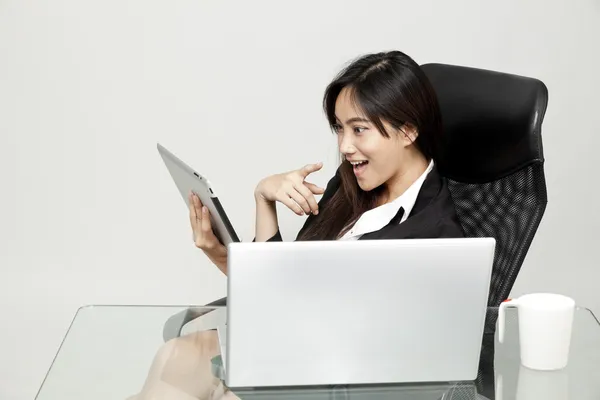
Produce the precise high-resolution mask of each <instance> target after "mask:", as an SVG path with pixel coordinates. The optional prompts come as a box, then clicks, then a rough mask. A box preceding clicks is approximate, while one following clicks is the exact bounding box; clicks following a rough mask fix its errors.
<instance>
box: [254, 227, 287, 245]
mask: <svg viewBox="0 0 600 400" xmlns="http://www.w3.org/2000/svg"><path fill="white" fill-rule="evenodd" d="M252 242H256V238H254V239H252ZM267 242H283V238H282V237H281V232H280V231H279V229H278V230H277V233H275V235H273V237H271V239H268V240H267Z"/></svg>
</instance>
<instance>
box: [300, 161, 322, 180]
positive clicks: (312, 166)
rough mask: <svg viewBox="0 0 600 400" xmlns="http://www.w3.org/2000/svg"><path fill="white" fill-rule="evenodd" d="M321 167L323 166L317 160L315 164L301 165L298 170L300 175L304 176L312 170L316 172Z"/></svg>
mask: <svg viewBox="0 0 600 400" xmlns="http://www.w3.org/2000/svg"><path fill="white" fill-rule="evenodd" d="M322 167H323V163H322V162H318V163H316V164H308V165H305V166H304V167H302V169H301V170H300V171H301V173H302V175H303V176H304V177H305V178H306V177H307V176H308V175H310V174H312V173H313V172H317V171H318V170H320V169H321V168H322Z"/></svg>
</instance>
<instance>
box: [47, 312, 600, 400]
mask: <svg viewBox="0 0 600 400" xmlns="http://www.w3.org/2000/svg"><path fill="white" fill-rule="evenodd" d="M208 308H211V307H196V308H195V309H196V310H200V311H201V310H206V309H208ZM213 308H214V307H213ZM186 309H188V307H150V306H90V307H84V308H81V309H80V310H79V311H78V312H77V314H76V316H75V318H74V320H73V322H72V324H71V327H70V328H69V331H68V332H67V335H66V336H65V339H64V341H63V343H62V345H61V347H60V349H59V351H58V354H57V355H56V357H55V359H54V362H53V363H52V366H51V368H50V370H49V371H48V374H47V376H46V378H45V380H44V382H43V384H42V386H41V388H40V390H39V393H38V395H37V397H36V399H38V400H71V399H73V400H75V399H77V400H82V399H85V400H95V399H102V400H107V399H123V400H150V399H152V400H162V399H169V400H189V399H210V400H220V399H223V400H225V399H236V398H240V399H289V400H293V399H323V400H325V399H328V400H329V399H424V400H425V399H432V400H434V399H435V400H438V399H465V400H467V399H490V400H492V399H494V400H495V399H497V400H510V399H518V400H541V399H552V400H567V399H579V400H587V399H590V400H591V399H600V323H599V322H598V320H597V319H596V317H595V316H594V315H593V314H592V312H591V311H589V310H587V309H585V308H578V309H577V310H576V313H575V319H574V327H573V338H572V343H571V355H570V361H569V365H568V367H567V368H566V369H564V370H562V371H554V372H539V371H533V370H529V369H527V368H525V367H522V366H520V362H519V344H518V321H517V312H516V310H514V309H509V310H507V318H506V322H507V326H506V329H507V330H506V336H505V342H504V343H503V344H499V343H498V341H497V335H496V333H495V323H496V317H497V309H495V308H491V309H489V310H488V321H487V323H486V330H485V334H484V338H483V343H482V350H481V360H480V368H479V376H478V378H477V380H476V381H473V382H444V383H435V384H388V385H367V386H331V387H304V388H302V387H298V388H268V389H264V388H263V389H261V388H254V389H246V390H243V391H234V392H235V393H232V392H231V391H228V390H227V389H226V388H225V387H224V385H223V382H222V381H221V380H220V379H219V377H218V370H219V369H218V363H217V367H215V360H218V355H219V346H218V340H217V338H216V332H215V331H212V332H211V331H209V332H200V333H191V334H187V335H186V336H185V337H184V338H183V340H179V339H176V340H171V341H168V342H167V343H165V341H164V339H163V328H164V326H165V322H166V321H167V320H168V319H169V318H170V317H172V316H173V315H174V314H177V313H181V312H184V311H185V310H186ZM194 352H199V353H201V357H197V356H194V354H196V353H194Z"/></svg>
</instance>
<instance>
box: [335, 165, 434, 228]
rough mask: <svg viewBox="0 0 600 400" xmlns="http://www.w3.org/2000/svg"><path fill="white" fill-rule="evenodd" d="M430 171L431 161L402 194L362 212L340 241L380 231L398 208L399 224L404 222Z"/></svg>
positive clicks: (395, 213) (396, 212)
mask: <svg viewBox="0 0 600 400" xmlns="http://www.w3.org/2000/svg"><path fill="white" fill-rule="evenodd" d="M432 169H433V160H431V162H430V163H429V166H428V167H427V169H426V170H425V172H423V173H422V174H421V176H419V178H417V180H416V181H415V182H414V183H413V184H412V185H410V187H409V188H408V189H406V191H405V192H404V193H402V194H401V195H400V196H398V197H397V198H396V199H394V200H393V201H391V202H389V203H386V204H383V205H381V206H379V207H375V208H373V209H371V210H369V211H366V212H364V213H363V215H361V216H360V218H359V219H358V221H356V223H355V224H354V226H353V227H352V228H351V229H350V230H349V231H348V232H346V234H345V235H344V236H343V237H341V238H340V240H358V239H359V238H360V237H361V236H362V235H364V234H366V233H370V232H375V231H378V230H380V229H382V228H383V227H384V226H386V225H387V224H389V223H390V221H391V220H392V218H394V217H395V216H396V215H397V214H398V212H399V211H400V208H403V209H404V214H403V215H402V218H401V219H400V222H399V224H401V223H403V222H404V221H406V219H407V218H408V216H409V215H410V212H411V211H412V209H413V207H414V205H415V202H416V201H417V196H418V195H419V192H420V191H421V186H423V182H424V181H425V178H427V175H428V174H429V172H431V170H432Z"/></svg>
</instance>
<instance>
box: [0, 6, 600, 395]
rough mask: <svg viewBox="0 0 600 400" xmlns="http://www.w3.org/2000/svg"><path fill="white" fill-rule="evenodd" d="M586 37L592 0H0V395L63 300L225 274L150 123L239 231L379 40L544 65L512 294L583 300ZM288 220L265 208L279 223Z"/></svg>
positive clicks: (312, 141)
mask: <svg viewBox="0 0 600 400" xmlns="http://www.w3.org/2000/svg"><path fill="white" fill-rule="evenodd" d="M599 39H600V2H599V1H598V0H577V1H566V0H565V1H547V0H546V1H543V0H536V1H533V0H532V1H516V0H509V1H504V2H496V3H493V4H492V3H489V2H481V1H478V0H472V1H453V2H446V1H419V2H415V1H389V0H388V1H369V2H364V1H341V0H339V1H327V2H321V1H318V2H317V1H314V2H310V1H305V2H301V3H290V2H277V1H274V0H270V1H260V0H259V1H251V2H246V1H238V2H222V1H206V0H195V1H188V0H182V1H175V2H173V1H142V0H119V1H116V0H107V1H102V2H82V1H76V0H53V1H36V2H28V1H21V0H0V50H1V51H0V110H1V114H0V115H1V117H0V149H1V150H2V156H1V157H0V181H1V182H2V192H1V196H0V296H1V297H0V315H1V318H2V322H1V323H0V376H1V378H0V398H2V399H15V400H24V399H31V398H33V396H34V394H35V392H36V390H37V388H38V386H39V384H40V383H41V381H42V379H43V376H44V374H45V372H46V370H47V368H48V367H49V365H50V363H51V361H52V358H53V356H54V354H55V352H56V350H57V349H58V346H59V344H60V342H61V339H62V337H63V335H64V334H65V331H66V329H67V327H68V324H69V322H70V320H71V318H72V317H73V315H74V313H75V311H76V309H77V308H78V307H79V306H80V305H83V304H90V303H96V304H97V303H110V304H198V303H203V302H207V301H210V300H212V299H214V298H216V297H218V296H221V295H223V294H224V292H225V278H224V277H223V276H222V275H221V274H220V272H219V271H218V270H217V269H216V268H215V267H214V266H212V265H211V264H210V263H209V262H208V260H207V259H206V258H205V257H204V256H203V255H202V254H200V252H199V251H198V250H197V249H195V248H194V246H193V245H192V243H191V240H190V230H189V225H188V221H187V210H186V209H185V207H184V203H183V201H182V199H181V198H180V197H179V194H178V193H177V191H176V189H175V187H174V185H173V183H172V181H171V179H170V177H169V175H168V172H167V171H166V169H165V168H164V166H163V164H162V161H161V160H160V158H159V156H158V154H157V152H156V149H155V144H156V142H157V141H160V142H162V143H163V144H164V145H165V146H167V147H168V148H169V149H171V150H172V151H173V152H175V153H176V154H177V155H178V156H180V157H181V158H183V159H184V160H186V161H188V162H189V163H190V164H192V166H194V167H195V168H196V169H198V170H200V171H202V172H203V173H205V174H206V175H208V176H209V178H210V179H211V180H212V181H213V183H214V185H215V187H216V188H217V190H218V191H219V192H220V194H221V197H222V201H223V203H224V206H225V208H226V210H227V211H228V213H229V214H230V216H231V219H232V221H233V223H234V226H235V228H236V229H237V230H238V231H239V232H240V233H241V235H242V237H243V238H244V239H246V240H250V239H251V238H252V231H253V226H254V221H253V218H254V209H253V207H254V205H253V198H252V192H253V188H254V186H255V184H256V183H257V182H258V180H259V179H261V178H262V177H264V176H266V175H268V174H272V173H276V172H281V171H285V170H288V169H292V168H297V167H300V166H302V165H304V164H306V163H311V162H317V161H323V162H324V163H325V167H324V168H323V170H322V171H321V172H319V173H318V174H316V175H315V176H314V178H313V181H314V182H316V183H318V184H321V185H323V184H325V183H326V182H327V180H328V179H329V178H330V176H331V175H332V174H333V172H334V171H335V168H336V160H337V154H336V143H335V141H334V138H333V137H332V135H331V134H330V133H329V129H328V127H327V124H326V121H325V118H324V116H323V115H322V112H321V96H322V93H323V90H324V88H325V86H326V84H327V83H328V82H329V80H330V79H331V78H332V76H333V74H334V73H336V72H337V71H338V70H339V68H341V67H342V65H343V64H344V63H345V62H347V61H349V60H350V59H352V58H354V57H356V56H358V55H360V54H362V53H366V52H373V51H379V50H389V49H400V50H403V51H405V52H406V53H408V54H409V55H411V56H412V57H413V58H415V60H416V61H417V62H419V63H426V62H443V63H455V64H461V65H468V66H475V67H481V68H489V69H495V70H501V71H506V72H512V73H516V74H523V75H529V76H534V77H537V78H539V79H541V80H543V81H544V82H545V83H546V84H547V86H548V88H549V92H550V103H549V107H548V113H547V116H546V120H545V123H544V130H543V136H544V145H545V154H546V157H547V164H546V171H547V178H548V189H549V198H550V203H549V205H548V209H547V214H546V216H545V218H544V221H543V223H542V225H541V227H540V231H539V233H538V235H537V237H536V240H535V243H534V245H533V247H532V249H531V251H530V253H529V256H528V258H527V260H526V263H525V265H524V269H523V271H522V274H521V275H520V277H519V279H518V281H517V285H516V287H515V290H514V294H515V295H518V294H520V293H524V292H532V291H540V290H543V291H556V292H561V293H565V294H568V295H571V296H573V297H574V298H575V299H576V300H577V302H578V303H579V304H581V305H587V306H590V307H592V308H593V309H596V310H598V311H600V297H599V296H598V295H597V294H596V287H597V282H598V277H599V273H598V262H597V261H596V260H595V256H596V253H597V251H596V249H597V247H596V246H597V243H596V240H597V238H598V235H597V231H598V229H597V225H598V223H600V216H599V211H598V207H597V206H596V204H595V201H596V199H597V198H598V194H599V189H598V186H597V185H596V182H595V181H596V179H595V178H594V177H595V175H596V171H595V163H594V162H593V158H592V154H593V152H596V151H597V147H596V146H598V145H599V144H600V139H599V138H598V125H599V123H600V113H599V112H598V111H597V108H598V100H597V91H598V89H599V88H600V85H599V83H600V78H599V76H600V75H599V74H598V71H600V55H599V52H598V48H599V47H598V46H599V45H598V41H599ZM302 222H303V220H302V219H301V218H298V217H296V216H295V215H293V214H292V213H291V212H287V211H283V212H282V213H281V226H282V231H283V234H284V236H285V237H287V238H288V239H290V238H292V236H293V235H294V234H295V233H296V232H297V230H298V229H299V227H300V226H301V224H302ZM114 328H115V329H126V328H127V327H126V326H122V327H114ZM125 345H126V344H125V343H124V346H125Z"/></svg>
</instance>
